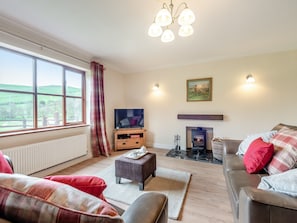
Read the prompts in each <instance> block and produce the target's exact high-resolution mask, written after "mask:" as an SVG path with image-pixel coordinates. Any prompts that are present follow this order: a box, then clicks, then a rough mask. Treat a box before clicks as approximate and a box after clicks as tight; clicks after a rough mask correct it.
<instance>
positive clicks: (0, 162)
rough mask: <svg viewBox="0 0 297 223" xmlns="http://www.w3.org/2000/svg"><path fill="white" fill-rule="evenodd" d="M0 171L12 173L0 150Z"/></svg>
mask: <svg viewBox="0 0 297 223" xmlns="http://www.w3.org/2000/svg"><path fill="white" fill-rule="evenodd" d="M0 173H13V171H12V169H11V166H10V165H9V163H8V162H7V160H6V159H5V158H4V156H3V153H2V152H1V151H0Z"/></svg>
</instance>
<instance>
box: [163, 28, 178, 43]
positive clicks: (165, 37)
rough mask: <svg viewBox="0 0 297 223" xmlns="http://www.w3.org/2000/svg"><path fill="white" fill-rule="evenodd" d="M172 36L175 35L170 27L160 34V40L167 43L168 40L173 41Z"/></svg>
mask: <svg viewBox="0 0 297 223" xmlns="http://www.w3.org/2000/svg"><path fill="white" fill-rule="evenodd" d="M174 38H175V37H174V34H173V32H172V31H171V30H170V29H166V30H165V31H164V32H163V34H162V36H161V41H162V42H163V43H168V42H171V41H173V40H174Z"/></svg>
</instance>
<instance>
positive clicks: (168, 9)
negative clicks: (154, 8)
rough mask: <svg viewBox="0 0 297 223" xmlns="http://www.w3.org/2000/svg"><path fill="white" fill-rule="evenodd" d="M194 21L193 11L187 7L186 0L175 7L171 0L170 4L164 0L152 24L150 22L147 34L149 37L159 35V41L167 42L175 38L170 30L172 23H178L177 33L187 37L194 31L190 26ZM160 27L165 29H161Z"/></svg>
mask: <svg viewBox="0 0 297 223" xmlns="http://www.w3.org/2000/svg"><path fill="white" fill-rule="evenodd" d="M194 21H195V15H194V13H193V11H192V10H190V9H189V8H188V5H187V3H186V2H181V3H180V4H179V5H178V6H177V7H176V8H175V7H174V5H173V0H170V4H167V3H166V2H164V3H163V4H162V8H161V10H160V11H159V12H158V13H157V15H156V17H155V19H154V22H153V24H151V25H150V27H149V29H148V35H149V36H151V37H159V36H161V41H162V42H164V43H168V42H171V41H173V40H174V38H175V36H174V33H173V32H172V28H174V27H173V25H174V24H177V23H178V24H179V26H180V27H179V30H178V35H179V36H181V37H187V36H191V35H192V34H193V33H194V29H193V27H192V24H193V23H194ZM162 27H164V28H162ZM165 27H166V28H165ZM169 27H170V29H169ZM162 29H163V30H164V29H166V30H165V31H163V30H162Z"/></svg>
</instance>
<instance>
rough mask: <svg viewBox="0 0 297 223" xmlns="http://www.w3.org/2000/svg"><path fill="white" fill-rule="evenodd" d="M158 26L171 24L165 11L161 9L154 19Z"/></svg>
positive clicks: (169, 17)
mask: <svg viewBox="0 0 297 223" xmlns="http://www.w3.org/2000/svg"><path fill="white" fill-rule="evenodd" d="M155 21H156V23H157V24H158V25H159V26H168V25H170V24H171V23H172V17H171V14H170V12H169V11H168V10H167V9H164V8H163V9H161V10H160V11H159V12H158V14H157V16H156V19H155Z"/></svg>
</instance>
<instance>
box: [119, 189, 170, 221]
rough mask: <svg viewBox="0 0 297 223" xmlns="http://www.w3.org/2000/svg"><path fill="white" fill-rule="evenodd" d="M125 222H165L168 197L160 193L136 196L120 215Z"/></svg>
mask: <svg viewBox="0 0 297 223" xmlns="http://www.w3.org/2000/svg"><path fill="white" fill-rule="evenodd" d="M122 217H123V219H124V222H125V223H167V222H168V199H167V196H165V195H164V194H160V193H154V192H150V193H145V194H143V195H141V196H140V197H138V198H137V199H136V200H135V201H134V202H133V203H132V204H131V205H130V206H129V207H128V209H127V210H126V211H125V212H124V214H123V215H122Z"/></svg>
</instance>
